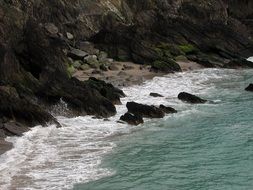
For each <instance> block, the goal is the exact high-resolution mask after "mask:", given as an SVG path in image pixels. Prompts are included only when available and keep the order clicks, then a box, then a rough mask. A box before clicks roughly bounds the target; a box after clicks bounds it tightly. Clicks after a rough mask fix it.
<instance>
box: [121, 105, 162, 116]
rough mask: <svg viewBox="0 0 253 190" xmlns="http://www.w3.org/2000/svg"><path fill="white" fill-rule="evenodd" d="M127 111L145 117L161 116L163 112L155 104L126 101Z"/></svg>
mask: <svg viewBox="0 0 253 190" xmlns="http://www.w3.org/2000/svg"><path fill="white" fill-rule="evenodd" d="M126 107H127V109H128V112H130V113H132V114H135V115H139V116H141V117H146V118H163V117H164V116H165V114H164V112H163V111H162V110H161V109H160V108H157V107H155V106H149V105H144V104H138V103H135V102H127V105H126Z"/></svg>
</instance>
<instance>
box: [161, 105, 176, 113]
mask: <svg viewBox="0 0 253 190" xmlns="http://www.w3.org/2000/svg"><path fill="white" fill-rule="evenodd" d="M159 108H160V109H161V110H162V111H163V112H164V113H167V114H170V113H177V110H175V109H174V108H172V107H167V106H164V105H160V106H159Z"/></svg>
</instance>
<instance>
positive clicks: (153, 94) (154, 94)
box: [149, 92, 164, 98]
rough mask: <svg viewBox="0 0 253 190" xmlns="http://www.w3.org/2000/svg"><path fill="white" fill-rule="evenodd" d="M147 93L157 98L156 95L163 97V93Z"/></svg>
mask: <svg viewBox="0 0 253 190" xmlns="http://www.w3.org/2000/svg"><path fill="white" fill-rule="evenodd" d="M149 95H150V96H152V97H155V98H157V97H164V96H163V95H161V94H158V93H154V92H151V93H150V94H149Z"/></svg>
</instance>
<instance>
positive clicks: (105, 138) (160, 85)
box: [0, 69, 233, 190]
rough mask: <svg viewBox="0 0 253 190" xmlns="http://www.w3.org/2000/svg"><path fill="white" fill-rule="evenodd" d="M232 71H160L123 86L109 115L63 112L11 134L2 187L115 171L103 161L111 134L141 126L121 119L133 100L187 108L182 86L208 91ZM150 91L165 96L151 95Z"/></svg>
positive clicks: (68, 182)
mask: <svg viewBox="0 0 253 190" xmlns="http://www.w3.org/2000/svg"><path fill="white" fill-rule="evenodd" d="M230 72H231V73H232V72H233V71H229V70H227V71H225V70H218V69H205V70H201V71H192V72H185V73H177V74H174V75H168V76H165V77H156V78H154V79H153V80H151V81H147V82H145V83H144V84H143V85H142V86H132V87H127V88H124V89H123V90H124V92H125V93H126V95H127V97H125V98H123V99H122V103H123V105H119V106H117V115H116V116H114V117H112V118H110V121H107V122H106V121H104V120H103V119H101V120H94V119H92V117H90V116H87V117H77V118H71V119H68V118H64V117H58V120H59V122H60V123H61V124H62V125H63V127H62V128H59V129H57V128H55V127H54V126H50V127H46V128H44V127H41V126H38V127H35V128H34V129H33V130H31V131H29V132H27V133H26V134H25V135H24V136H23V137H18V138H13V137H12V138H8V140H9V141H11V142H13V143H14V148H13V149H12V150H11V151H9V152H7V153H6V154H4V155H2V156H1V157H0V189H1V190H5V189H47V190H51V189H52V190H53V189H71V188H72V187H73V185H74V184H76V183H85V182H88V181H91V180H96V179H99V178H102V177H105V176H109V175H112V174H113V171H111V170H110V169H107V168H101V166H100V163H101V160H102V159H103V157H104V155H105V154H108V153H110V152H111V151H112V150H113V148H114V147H115V146H116V145H115V143H114V142H113V138H112V137H113V136H115V135H119V134H128V133H130V132H131V131H133V130H136V129H138V128H139V127H137V128H136V127H129V126H127V125H125V124H120V123H117V122H116V121H117V120H118V119H119V117H120V116H121V115H122V114H124V113H125V112H126V111H127V109H126V107H125V104H126V103H127V102H128V101H136V102H139V103H145V104H155V105H159V104H164V105H167V106H169V105H171V106H173V107H175V108H177V109H179V110H185V109H187V105H186V104H184V103H182V102H180V101H179V100H178V99H177V95H178V93H179V92H181V91H187V92H189V93H195V94H205V93H206V92H207V91H208V90H210V89H212V88H214V85H213V82H214V81H215V80H221V78H224V77H226V76H227V77H231V75H230ZM150 92H156V93H160V94H162V95H163V96H164V97H161V98H153V97H150V96H149V94H150ZM179 115H182V114H179ZM168 117H170V116H168ZM140 127H141V126H140Z"/></svg>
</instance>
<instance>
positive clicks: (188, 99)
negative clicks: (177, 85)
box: [178, 92, 207, 104]
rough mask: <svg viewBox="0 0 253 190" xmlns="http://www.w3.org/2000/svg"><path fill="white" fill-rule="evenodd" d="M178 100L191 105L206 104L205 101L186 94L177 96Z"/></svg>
mask: <svg viewBox="0 0 253 190" xmlns="http://www.w3.org/2000/svg"><path fill="white" fill-rule="evenodd" d="M178 99H180V100H182V101H183V102H187V103H192V104H203V103H206V102H207V100H204V99H201V98H199V97H197V96H195V95H192V94H189V93H187V92H181V93H180V94H179V95H178Z"/></svg>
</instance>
